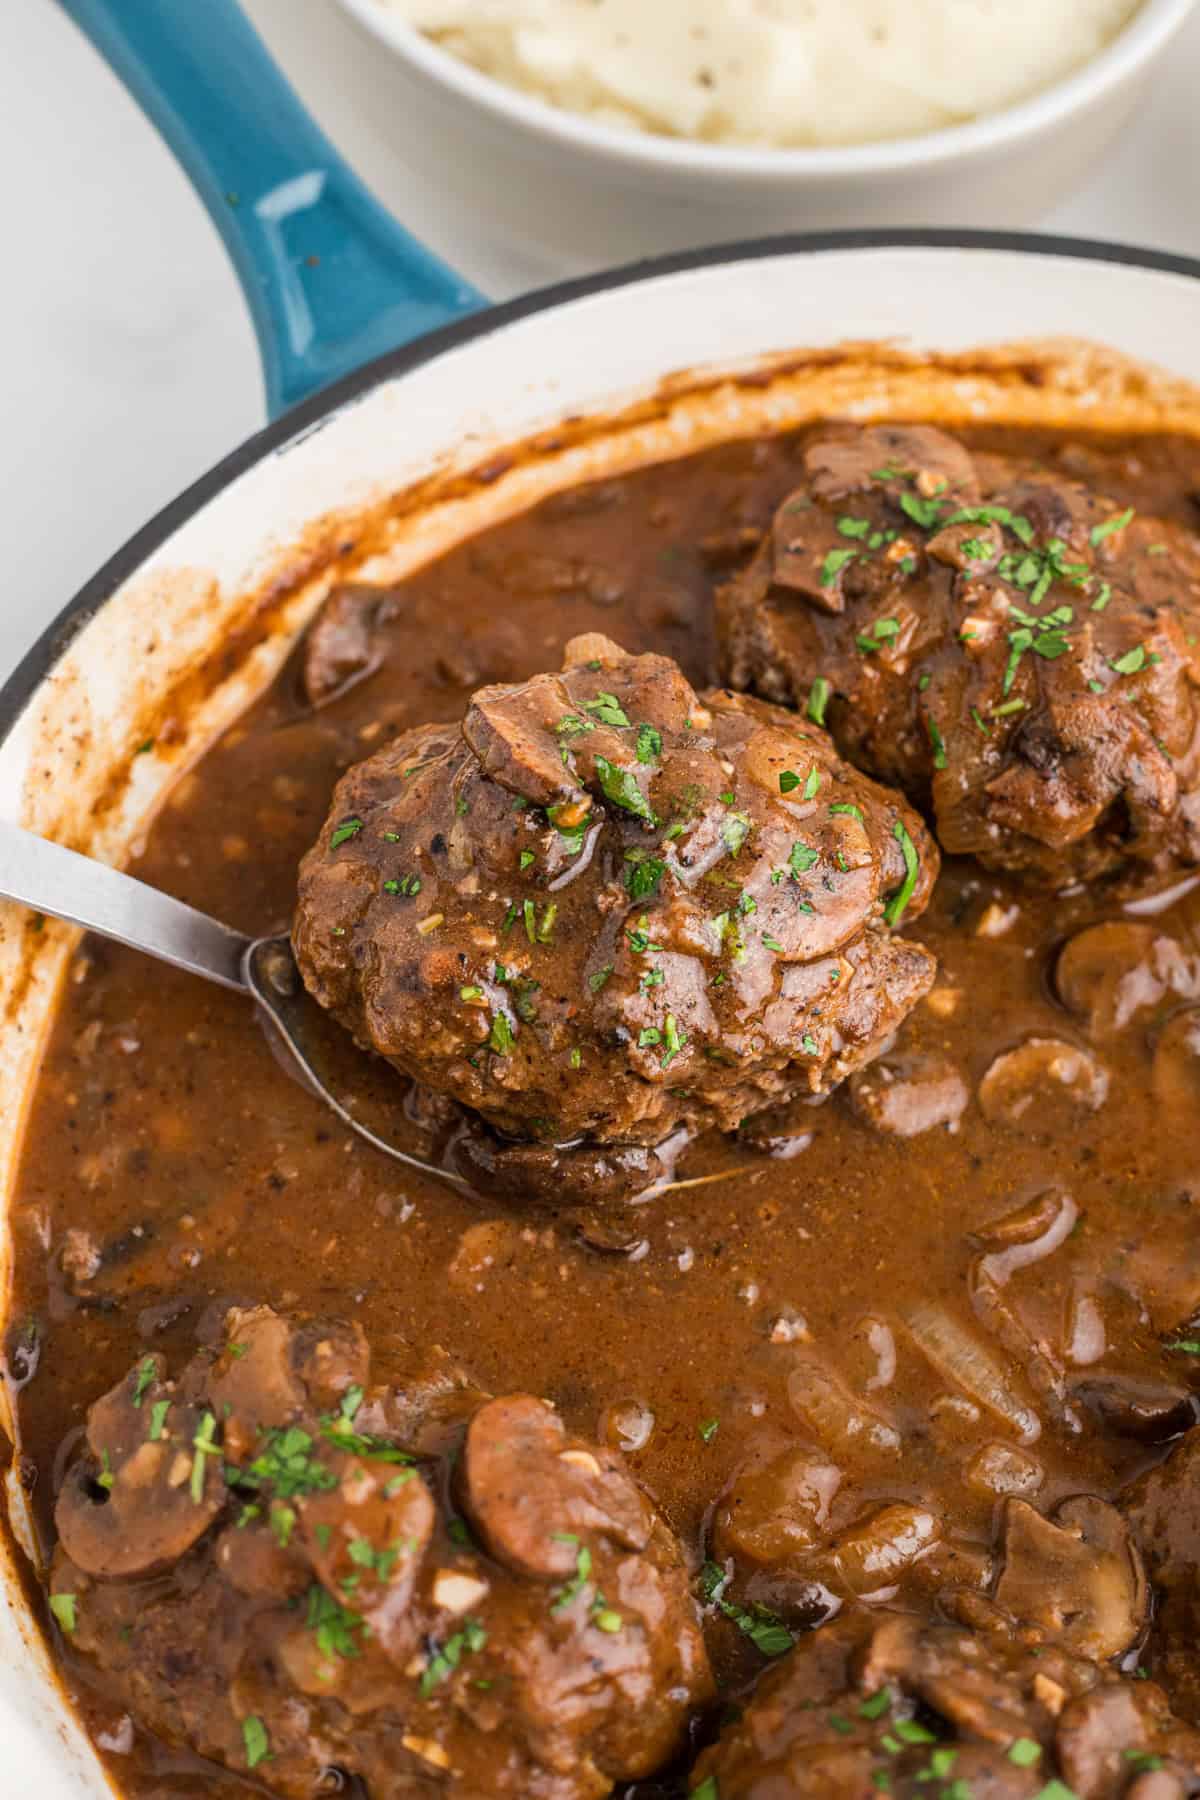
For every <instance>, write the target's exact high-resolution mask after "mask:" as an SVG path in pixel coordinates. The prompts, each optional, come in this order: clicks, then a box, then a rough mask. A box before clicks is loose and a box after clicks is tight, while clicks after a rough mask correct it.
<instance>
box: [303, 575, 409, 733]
mask: <svg viewBox="0 0 1200 1800" xmlns="http://www.w3.org/2000/svg"><path fill="white" fill-rule="evenodd" d="M388 606H389V597H388V595H387V594H386V593H381V592H380V591H379V590H378V589H377V588H368V587H346V588H335V589H334V591H333V593H332V594H330V596H329V598H328V600H326V602H325V604H324V606H323V607H322V608H321V610H320V612H319V613H318V614H317V616H316V618H315V619H314V620H313V623H312V625H311V626H310V627H309V630H308V635H307V636H306V638H305V640H304V653H303V668H302V676H303V682H304V692H305V695H306V697H307V699H308V701H309V704H310V705H311V706H324V705H325V703H326V702H327V701H329V700H336V699H337V697H338V696H339V694H344V693H345V691H346V689H347V688H348V687H352V686H353V685H354V683H355V682H356V681H361V680H363V678H364V677H365V676H367V675H371V674H373V673H374V671H375V670H376V669H377V668H378V667H379V661H380V653H379V649H378V645H377V641H376V633H377V630H378V627H379V625H380V623H381V622H382V620H383V619H384V618H385V617H386V614H387V611H388Z"/></svg>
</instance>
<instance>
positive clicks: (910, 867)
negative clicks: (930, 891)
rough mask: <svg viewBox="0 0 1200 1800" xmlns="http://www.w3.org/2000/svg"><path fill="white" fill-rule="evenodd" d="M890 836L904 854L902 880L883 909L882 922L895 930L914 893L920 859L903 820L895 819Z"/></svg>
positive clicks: (919, 870) (919, 868) (919, 869)
mask: <svg viewBox="0 0 1200 1800" xmlns="http://www.w3.org/2000/svg"><path fill="white" fill-rule="evenodd" d="M892 836H893V837H894V838H895V840H896V842H897V843H898V844H899V846H900V848H901V850H902V851H903V852H904V871H905V873H904V880H903V881H902V882H901V884H900V886H899V887H898V888H897V889H896V892H895V893H894V894H893V895H892V897H891V899H890V900H889V901H888V903H887V905H886V906H885V907H884V909H883V917H884V922H885V923H886V924H888V925H890V926H891V927H892V929H893V930H895V928H896V926H897V925H899V923H900V921H901V919H902V918H903V917H904V915H905V913H906V912H907V910H908V903H909V901H910V900H911V899H912V897H913V894H914V893H915V891H916V886H917V877H918V876H919V875H920V872H921V859H920V857H919V856H918V855H917V847H916V845H915V844H914V843H913V841H912V838H911V837H910V836H909V834H908V827H907V825H905V823H904V821H903V819H897V820H896V823H895V825H894V826H893V828H892Z"/></svg>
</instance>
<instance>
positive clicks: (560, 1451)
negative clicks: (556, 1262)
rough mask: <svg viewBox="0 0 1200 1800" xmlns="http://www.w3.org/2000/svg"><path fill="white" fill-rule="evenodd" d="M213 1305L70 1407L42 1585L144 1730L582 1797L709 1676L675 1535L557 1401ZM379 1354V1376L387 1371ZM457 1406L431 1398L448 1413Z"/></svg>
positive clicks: (682, 1716) (321, 1764) (541, 1799)
mask: <svg viewBox="0 0 1200 1800" xmlns="http://www.w3.org/2000/svg"><path fill="white" fill-rule="evenodd" d="M390 1348H391V1352H392V1360H393V1367H392V1368H391V1369H389V1370H388V1371H387V1373H388V1374H389V1375H390V1376H391V1378H392V1379H391V1380H390V1381H386V1380H385V1381H383V1382H381V1383H379V1384H378V1385H371V1373H372V1372H371V1359H370V1356H369V1353H368V1349H367V1344H366V1340H365V1338H364V1337H363V1334H362V1332H361V1330H360V1329H359V1327H358V1326H357V1325H354V1324H346V1323H341V1322H338V1321H320V1320H312V1321H307V1322H300V1321H295V1320H290V1319H286V1318H284V1317H283V1316H282V1315H281V1314H278V1313H276V1312H274V1311H273V1310H272V1309H271V1308H269V1307H266V1306H257V1307H252V1308H249V1309H236V1308H235V1309H233V1310H231V1311H230V1312H229V1314H228V1315H227V1317H226V1319H225V1322H224V1331H223V1335H222V1339H221V1342H220V1343H219V1345H215V1346H213V1348H212V1349H211V1350H202V1351H201V1352H200V1353H199V1354H198V1355H196V1356H194V1357H193V1358H192V1359H191V1361H190V1362H189V1363H188V1364H187V1365H186V1366H185V1367H184V1368H183V1369H182V1370H181V1371H180V1372H179V1374H178V1376H177V1377H176V1378H171V1377H170V1376H169V1375H168V1372H167V1369H166V1365H165V1363H164V1360H163V1358H162V1357H161V1356H157V1355H155V1356H147V1357H145V1358H143V1360H142V1362H141V1363H140V1364H138V1365H137V1366H136V1367H135V1368H133V1369H132V1370H131V1371H130V1373H129V1374H128V1375H127V1376H126V1377H125V1378H124V1379H123V1380H122V1381H120V1382H119V1383H118V1384H117V1386H116V1387H115V1388H113V1389H112V1391H111V1392H110V1393H108V1394H106V1395H104V1396H103V1398H102V1399H100V1400H98V1401H97V1402H96V1403H95V1405H93V1406H92V1407H91V1409H90V1411H89V1413H88V1422H87V1442H86V1446H85V1448H84V1450H83V1453H82V1455H81V1457H80V1458H79V1459H78V1460H77V1461H76V1463H75V1464H74V1465H73V1466H72V1468H71V1469H70V1471H69V1473H68V1476H67V1481H66V1485H65V1486H64V1489H63V1492H62V1495H61V1496H60V1499H59V1503H58V1509H57V1523H58V1528H59V1534H60V1543H59V1547H58V1550H57V1552H56V1554H55V1559H54V1569H53V1575H52V1580H51V1587H52V1595H53V1598H52V1602H51V1604H52V1605H53V1607H54V1611H55V1616H56V1618H57V1619H58V1621H59V1624H60V1626H61V1627H62V1629H63V1631H64V1633H65V1634H66V1636H67V1638H68V1639H69V1640H70V1642H71V1644H72V1646H73V1649H74V1650H75V1652H76V1653H77V1654H78V1655H79V1656H80V1657H83V1658H86V1659H87V1660H88V1661H89V1662H91V1663H94V1664H98V1665H99V1666H100V1667H101V1668H103V1669H104V1671H105V1676H106V1680H107V1682H108V1684H109V1690H110V1692H111V1693H112V1694H113V1695H114V1696H120V1699H121V1701H122V1703H123V1704H124V1706H125V1707H126V1708H127V1709H128V1712H129V1714H130V1716H131V1717H132V1718H133V1719H134V1720H135V1721H136V1722H137V1724H138V1725H139V1726H141V1727H142V1728H144V1729H145V1730H147V1731H152V1732H154V1733H155V1734H156V1735H157V1736H159V1737H160V1738H162V1739H163V1740H164V1741H165V1742H166V1743H168V1744H170V1745H172V1746H175V1747H177V1748H186V1749H190V1750H193V1751H195V1752H196V1753H198V1754H199V1755H201V1756H203V1757H205V1758H207V1759H208V1760H209V1761H210V1762H212V1763H218V1764H222V1765H223V1766H224V1767H226V1768H228V1769H230V1770H232V1771H233V1772H235V1773H236V1774H239V1775H249V1776H250V1777H251V1778H252V1781H253V1784H254V1787H255V1791H256V1792H269V1793H272V1794H277V1795H280V1796H281V1797H284V1800H310V1796H313V1795H315V1794H318V1793H330V1794H332V1793H347V1792H355V1793H357V1792H359V1791H360V1788H359V1784H360V1783H361V1784H362V1785H363V1789H364V1791H367V1792H369V1793H370V1794H371V1795H372V1796H373V1797H375V1800H402V1797H406V1796H409V1795H413V1796H416V1795H423V1794H429V1793H435V1792H436V1793H440V1794H444V1795H447V1796H457V1797H458V1800H482V1797H483V1796H484V1795H489V1796H512V1797H513V1800H535V1797H536V1800H600V1797H601V1796H603V1795H605V1794H607V1793H609V1792H611V1790H612V1788H613V1786H614V1784H615V1783H616V1782H618V1781H622V1782H624V1781H630V1780H634V1779H637V1778H639V1777H642V1776H646V1775H650V1774H653V1773H654V1772H655V1770H657V1769H658V1768H660V1767H661V1766H662V1765H663V1764H664V1763H666V1762H668V1761H670V1759H671V1758H672V1757H673V1756H675V1755H676V1754H678V1752H679V1751H680V1750H681V1749H682V1748H683V1745H684V1737H685V1730H686V1724H687V1720H688V1717H689V1714H690V1713H691V1712H692V1711H693V1710H694V1709H695V1708H696V1707H697V1706H701V1705H703V1704H704V1703H705V1702H706V1701H707V1700H708V1698H709V1696H710V1691H711V1677H710V1675H709V1669H708V1661H707V1657H706V1655H705V1650H704V1643H703V1639H702V1636H701V1632H700V1624H699V1619H698V1616H697V1612H696V1606H695V1602H694V1601H693V1599H692V1597H691V1595H690V1593H689V1591H688V1577H687V1570H686V1567H685V1565H684V1562H683V1558H682V1555H681V1553H680V1550H679V1546H678V1545H677V1543H676V1541H675V1539H674V1537H673V1536H672V1535H671V1534H670V1532H669V1531H668V1530H667V1528H666V1527H665V1525H664V1524H663V1523H662V1521H661V1519H660V1518H659V1517H658V1515H657V1513H656V1512H655V1510H654V1508H653V1506H652V1505H651V1504H650V1502H649V1500H648V1499H647V1498H646V1496H645V1495H644V1493H643V1492H642V1490H641V1488H639V1487H638V1485H637V1484H636V1482H635V1481H634V1480H633V1478H632V1476H631V1475H630V1473H629V1471H628V1469H627V1468H626V1466H625V1464H624V1462H623V1461H622V1459H621V1457H620V1456H618V1455H617V1454H616V1453H615V1452H614V1451H611V1450H608V1449H606V1448H604V1447H603V1446H601V1445H599V1444H592V1443H588V1442H585V1441H584V1440H581V1439H577V1438H573V1437H571V1436H570V1435H569V1434H568V1432H567V1430H566V1428H565V1427H564V1425H563V1423H562V1420H561V1419H560V1418H559V1415H558V1413H557V1412H556V1411H555V1410H554V1408H553V1406H551V1404H550V1403H549V1401H546V1400H541V1399H536V1398H534V1397H533V1396H531V1395H527V1394H514V1395H510V1396H508V1397H507V1398H504V1399H498V1400H488V1399H486V1397H485V1396H484V1395H482V1394H480V1393H479V1392H478V1391H477V1390H475V1389H473V1388H471V1386H470V1384H469V1383H468V1382H467V1381H466V1379H465V1377H462V1378H460V1380H459V1382H458V1384H457V1386H456V1387H455V1388H454V1390H453V1392H454V1405H453V1408H452V1409H448V1407H447V1393H446V1379H445V1372H444V1370H441V1369H435V1370H434V1371H432V1379H431V1370H430V1367H429V1359H428V1357H427V1358H426V1359H425V1361H424V1362H422V1361H421V1360H419V1359H416V1360H414V1359H413V1357H412V1356H411V1353H409V1352H407V1351H403V1350H402V1351H401V1354H400V1356H399V1358H398V1359H397V1358H396V1355H395V1352H396V1348H397V1346H396V1344H395V1342H394V1341H393V1343H392V1345H391V1346H390ZM380 1372H381V1373H382V1372H383V1371H380ZM451 1412H453V1414H455V1415H457V1416H456V1417H452V1416H450V1413H451Z"/></svg>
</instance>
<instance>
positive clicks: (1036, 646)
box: [720, 425, 1200, 882]
mask: <svg viewBox="0 0 1200 1800" xmlns="http://www.w3.org/2000/svg"><path fill="white" fill-rule="evenodd" d="M804 463H805V472H806V480H805V484H804V486H803V487H801V488H800V489H799V490H798V491H797V492H796V493H794V494H792V495H791V496H790V498H788V499H787V500H785V501H784V503H783V505H782V506H781V507H780V509H779V511H778V512H777V514H776V516H775V520H774V524H773V526H772V528H771V530H770V531H769V532H768V534H767V536H766V539H765V541H764V542H763V544H762V546H761V548H760V550H759V552H758V554H757V555H756V556H755V558H754V560H753V562H752V563H751V565H750V567H749V568H748V569H747V570H746V571H745V573H744V574H743V575H742V576H741V577H739V579H737V580H736V581H735V582H733V583H732V584H731V586H730V587H728V588H727V589H726V590H725V592H724V594H723V595H722V597H721V602H720V630H721V637H722V644H723V656H724V666H725V673H726V677H727V679H728V680H729V681H731V682H732V684H733V685H734V686H735V687H738V688H752V689H754V690H755V691H756V692H758V693H760V694H763V695H765V696H767V698H769V699H771V700H777V701H784V702H788V703H791V704H793V705H797V706H802V707H805V708H806V709H807V711H808V714H809V716H810V717H813V718H816V719H821V720H823V719H825V717H826V713H827V714H828V722H829V727H830V729H831V731H832V733H833V736H834V739H835V741H836V743H837V745H838V748H839V749H840V750H841V751H842V752H843V754H844V755H846V756H848V757H849V758H850V759H851V760H852V761H853V762H855V763H856V764H857V765H858V766H860V767H861V768H864V769H869V770H870V771H871V772H872V774H874V775H877V776H878V777H879V778H880V779H881V780H884V781H893V782H895V783H896V784H897V785H898V786H899V787H901V788H903V790H904V791H905V792H906V793H907V794H909V795H910V796H912V797H913V798H914V799H915V800H916V801H917V802H918V803H919V804H920V805H922V806H927V807H929V808H930V809H931V811H932V815H933V818H934V820H935V822H936V827H937V834H938V838H939V840H940V842H941V844H942V847H943V849H945V850H948V851H951V852H953V853H955V854H973V855H975V856H978V857H979V859H980V860H981V861H982V862H984V863H986V864H988V866H989V867H992V868H998V869H1015V870H1022V871H1029V872H1031V873H1033V874H1035V875H1037V876H1039V877H1041V878H1042V879H1046V880H1051V881H1054V882H1059V881H1069V880H1073V879H1080V878H1083V879H1087V878H1091V877H1094V876H1097V875H1101V874H1105V873H1107V872H1109V871H1114V870H1119V869H1122V868H1124V867H1126V866H1127V865H1132V866H1133V867H1135V868H1139V867H1140V868H1143V869H1144V868H1149V869H1153V870H1167V869H1170V868H1172V867H1177V866H1184V865H1188V864H1194V863H1197V862H1200V649H1198V647H1197V646H1198V643H1200V540H1197V538H1196V537H1195V536H1194V535H1193V534H1192V533H1190V532H1187V531H1185V530H1183V529H1181V528H1180V527H1179V526H1178V525H1175V524H1169V523H1164V522H1163V521H1162V520H1158V519H1154V518H1151V517H1142V516H1135V515H1134V513H1133V509H1132V508H1129V509H1127V510H1120V509H1119V508H1118V507H1117V506H1116V505H1115V504H1113V503H1112V502H1110V501H1109V500H1107V499H1105V498H1104V496H1103V495H1101V494H1100V493H1097V492H1094V491H1093V490H1091V489H1090V488H1088V487H1086V486H1084V485H1083V484H1081V483H1078V482H1075V481H1070V480H1066V479H1064V478H1063V476H1061V475H1059V474H1054V473H1050V472H1047V473H1046V474H1045V475H1039V474H1037V473H1036V472H1035V473H1033V474H1031V473H1029V471H1028V469H1027V468H1026V469H1025V470H1024V471H1022V472H1016V471H1014V470H1013V469H1012V468H1011V467H1006V465H1005V462H1004V460H1003V459H1000V458H996V457H990V458H983V457H979V458H976V459H973V458H972V457H971V456H970V455H969V454H968V452H967V451H966V450H965V449H964V448H963V446H962V445H961V444H959V443H958V442H956V441H955V439H953V438H951V437H948V436H946V435H945V434H944V433H943V432H941V431H937V430H934V429H932V428H931V427H929V426H920V425H910V426H874V427H871V428H868V429H856V428H854V427H850V426H846V427H839V428H834V429H832V430H830V431H829V432H828V433H827V434H826V435H824V436H823V437H820V438H818V439H816V440H815V441H814V442H813V443H811V444H810V445H809V447H808V449H807V451H806V452H805V458H804Z"/></svg>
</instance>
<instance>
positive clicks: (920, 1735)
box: [892, 1719, 937, 1744]
mask: <svg viewBox="0 0 1200 1800" xmlns="http://www.w3.org/2000/svg"><path fill="white" fill-rule="evenodd" d="M892 1730H893V1731H894V1732H895V1734H896V1736H897V1737H898V1738H899V1739H900V1741H901V1743H904V1744H936V1743H937V1739H936V1738H935V1737H934V1735H933V1733H932V1731H927V1730H926V1729H925V1727H924V1725H918V1724H917V1722H916V1720H915V1719H897V1720H896V1721H895V1723H894V1725H893V1726H892Z"/></svg>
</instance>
